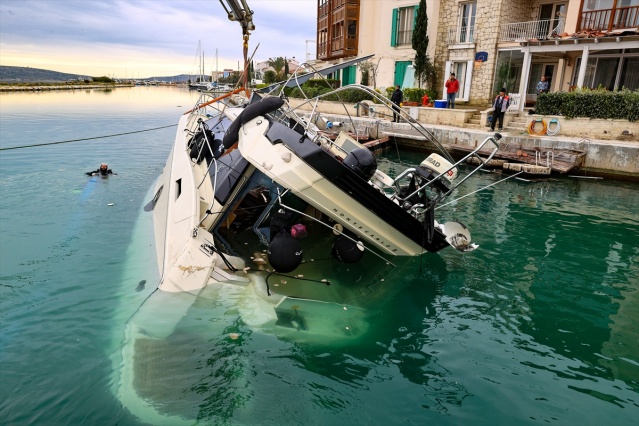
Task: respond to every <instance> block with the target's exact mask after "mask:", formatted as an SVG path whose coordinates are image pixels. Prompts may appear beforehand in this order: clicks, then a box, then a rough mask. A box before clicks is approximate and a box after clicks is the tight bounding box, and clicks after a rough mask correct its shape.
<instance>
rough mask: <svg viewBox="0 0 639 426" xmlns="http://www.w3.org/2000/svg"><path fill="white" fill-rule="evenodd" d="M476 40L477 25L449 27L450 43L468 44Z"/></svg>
mask: <svg viewBox="0 0 639 426" xmlns="http://www.w3.org/2000/svg"><path fill="white" fill-rule="evenodd" d="M474 42H475V27H457V28H449V29H448V44H466V43H474Z"/></svg>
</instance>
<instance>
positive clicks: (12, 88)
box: [0, 83, 135, 92]
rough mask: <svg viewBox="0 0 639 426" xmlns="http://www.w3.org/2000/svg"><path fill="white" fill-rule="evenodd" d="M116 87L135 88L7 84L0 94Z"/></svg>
mask: <svg viewBox="0 0 639 426" xmlns="http://www.w3.org/2000/svg"><path fill="white" fill-rule="evenodd" d="M116 87H135V85H134V84H129V83H117V84H96V83H90V84H33V85H30V84H29V85H26V84H25V85H22V84H21V85H18V84H8V85H0V92H44V91H49V90H83V89H113V88H116Z"/></svg>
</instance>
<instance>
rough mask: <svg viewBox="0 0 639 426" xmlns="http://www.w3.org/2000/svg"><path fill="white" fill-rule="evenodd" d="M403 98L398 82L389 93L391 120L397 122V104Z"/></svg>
mask: <svg viewBox="0 0 639 426" xmlns="http://www.w3.org/2000/svg"><path fill="white" fill-rule="evenodd" d="M403 100H404V92H402V91H401V89H400V88H399V84H398V85H397V87H395V91H394V92H393V94H392V95H391V102H392V103H393V122H394V123H395V122H397V123H399V104H401V103H402V101H403Z"/></svg>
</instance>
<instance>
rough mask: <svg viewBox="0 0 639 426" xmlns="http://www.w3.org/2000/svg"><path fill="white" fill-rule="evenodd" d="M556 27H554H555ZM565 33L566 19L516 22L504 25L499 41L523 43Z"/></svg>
mask: <svg viewBox="0 0 639 426" xmlns="http://www.w3.org/2000/svg"><path fill="white" fill-rule="evenodd" d="M553 25H554V27H553ZM563 32H564V19H563V18H560V19H552V20H550V19H545V20H541V21H528V22H514V23H511V24H503V25H502V26H501V28H500V32H499V41H521V40H530V39H535V38H536V39H546V38H548V37H553V36H556V35H558V34H561V33H563Z"/></svg>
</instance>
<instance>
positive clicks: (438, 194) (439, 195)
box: [393, 133, 502, 203]
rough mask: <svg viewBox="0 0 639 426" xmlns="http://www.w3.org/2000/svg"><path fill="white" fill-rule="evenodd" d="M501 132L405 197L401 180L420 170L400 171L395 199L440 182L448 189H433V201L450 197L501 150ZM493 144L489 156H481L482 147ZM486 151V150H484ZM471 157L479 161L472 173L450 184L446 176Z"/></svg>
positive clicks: (409, 196)
mask: <svg viewBox="0 0 639 426" xmlns="http://www.w3.org/2000/svg"><path fill="white" fill-rule="evenodd" d="M501 137H502V136H501V134H499V133H495V134H494V135H493V136H489V137H487V138H486V139H484V141H483V142H482V143H481V144H479V146H477V147H476V148H475V149H474V150H473V151H472V152H470V153H469V154H468V155H466V156H465V157H463V158H462V159H461V160H459V161H457V162H455V163H454V164H452V165H451V166H450V167H448V168H447V169H445V170H444V171H443V172H441V173H440V174H439V175H437V176H435V177H433V178H432V179H429V180H428V181H427V182H426V183H424V184H423V185H420V186H419V187H417V189H415V190H414V191H413V192H411V193H410V194H408V195H406V196H404V197H400V196H399V195H398V194H399V186H400V182H401V180H402V179H403V178H404V177H406V176H407V175H409V174H412V173H415V172H418V169H417V168H410V169H406V170H404V171H403V172H402V173H400V174H399V175H397V177H396V178H395V181H394V183H395V186H396V192H395V195H394V196H393V198H394V199H396V200H398V201H399V202H403V201H406V200H408V199H410V198H411V197H414V196H415V195H417V194H418V193H420V192H423V191H425V190H427V189H431V188H433V187H434V186H435V185H436V184H439V183H444V186H442V185H439V186H438V188H442V187H443V188H447V190H439V191H433V193H432V194H433V195H432V197H429V198H431V199H432V200H433V201H435V203H438V202H439V201H441V200H442V199H444V198H446V197H448V196H449V195H450V194H452V192H453V191H454V190H455V189H457V188H458V187H459V186H460V185H462V184H463V183H464V182H465V181H466V180H468V178H470V177H471V176H472V175H473V174H475V173H476V172H477V171H479V170H480V169H481V168H483V167H484V166H485V165H487V164H488V162H489V161H490V160H491V159H492V158H493V157H494V155H495V153H497V151H498V150H499V143H498V141H499V139H501ZM489 143H490V144H491V145H492V148H491V151H490V152H489V154H488V157H486V158H484V157H481V156H480V155H479V154H480V151H482V149H483V148H484V147H485V146H486V145H488V144H489ZM484 152H485V151H484ZM470 157H475V158H477V159H478V160H479V161H478V163H479V164H478V165H477V166H476V167H475V168H474V169H473V170H471V171H470V173H467V174H466V175H465V176H464V178H463V179H461V180H460V181H459V182H456V183H455V184H454V185H452V186H449V185H448V184H447V183H446V181H447V180H448V179H447V177H446V176H448V175H449V172H451V171H453V170H455V169H456V168H457V167H459V166H460V165H462V164H464V163H466V161H467V160H468V158H470Z"/></svg>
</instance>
